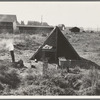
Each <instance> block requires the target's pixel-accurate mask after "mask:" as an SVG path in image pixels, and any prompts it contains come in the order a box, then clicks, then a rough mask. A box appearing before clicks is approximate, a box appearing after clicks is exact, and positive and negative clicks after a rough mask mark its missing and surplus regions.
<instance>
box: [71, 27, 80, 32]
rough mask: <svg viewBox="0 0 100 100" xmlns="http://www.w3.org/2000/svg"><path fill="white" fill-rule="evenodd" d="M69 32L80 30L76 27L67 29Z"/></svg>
mask: <svg viewBox="0 0 100 100" xmlns="http://www.w3.org/2000/svg"><path fill="white" fill-rule="evenodd" d="M69 30H70V31H71V32H80V28H78V27H72V28H71V29H69Z"/></svg>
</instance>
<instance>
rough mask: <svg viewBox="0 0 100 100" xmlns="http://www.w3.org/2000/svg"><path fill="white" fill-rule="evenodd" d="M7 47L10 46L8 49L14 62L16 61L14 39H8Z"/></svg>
mask: <svg viewBox="0 0 100 100" xmlns="http://www.w3.org/2000/svg"><path fill="white" fill-rule="evenodd" d="M6 48H8V50H9V51H10V54H11V58H12V62H15V56H14V45H13V40H11V39H10V40H8V41H7V43H6Z"/></svg>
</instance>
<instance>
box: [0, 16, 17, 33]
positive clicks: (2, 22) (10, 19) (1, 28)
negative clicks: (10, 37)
mask: <svg viewBox="0 0 100 100" xmlns="http://www.w3.org/2000/svg"><path fill="white" fill-rule="evenodd" d="M16 24H17V17H16V15H8V14H7V15H5V14H0V33H14V32H15V31H16Z"/></svg>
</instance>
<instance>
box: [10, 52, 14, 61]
mask: <svg viewBox="0 0 100 100" xmlns="http://www.w3.org/2000/svg"><path fill="white" fill-rule="evenodd" d="M10 54H11V58H12V62H15V56H14V51H10Z"/></svg>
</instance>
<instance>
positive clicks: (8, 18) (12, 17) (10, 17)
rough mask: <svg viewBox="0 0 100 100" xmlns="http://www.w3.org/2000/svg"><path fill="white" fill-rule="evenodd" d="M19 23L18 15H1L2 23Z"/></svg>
mask: <svg viewBox="0 0 100 100" xmlns="http://www.w3.org/2000/svg"><path fill="white" fill-rule="evenodd" d="M14 21H17V17H16V15H5V14H0V22H14Z"/></svg>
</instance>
